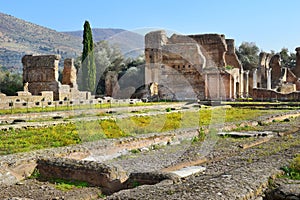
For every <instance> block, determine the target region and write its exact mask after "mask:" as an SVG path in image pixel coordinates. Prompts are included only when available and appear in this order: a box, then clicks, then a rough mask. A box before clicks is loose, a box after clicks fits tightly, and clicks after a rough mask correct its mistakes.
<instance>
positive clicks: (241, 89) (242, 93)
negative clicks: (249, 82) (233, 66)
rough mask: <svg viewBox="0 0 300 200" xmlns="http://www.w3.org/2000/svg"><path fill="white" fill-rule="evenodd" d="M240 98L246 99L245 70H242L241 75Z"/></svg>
mask: <svg viewBox="0 0 300 200" xmlns="http://www.w3.org/2000/svg"><path fill="white" fill-rule="evenodd" d="M240 97H241V98H243V97H244V70H243V69H242V70H241V74H240Z"/></svg>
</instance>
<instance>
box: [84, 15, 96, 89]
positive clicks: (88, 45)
mask: <svg viewBox="0 0 300 200" xmlns="http://www.w3.org/2000/svg"><path fill="white" fill-rule="evenodd" d="M83 28H84V29H83V42H82V43H83V52H82V60H81V61H82V79H83V80H82V88H83V90H87V91H90V92H94V91H95V85H96V64H95V57H94V42H93V35H92V29H91V26H90V23H89V22H88V21H85V23H84V26H83Z"/></svg>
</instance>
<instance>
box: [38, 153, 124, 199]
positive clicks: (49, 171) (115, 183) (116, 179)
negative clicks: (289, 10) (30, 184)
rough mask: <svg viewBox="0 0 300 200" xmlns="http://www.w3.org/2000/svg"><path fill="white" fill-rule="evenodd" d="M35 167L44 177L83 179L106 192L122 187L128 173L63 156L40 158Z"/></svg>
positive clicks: (108, 166) (100, 164)
mask: <svg viewBox="0 0 300 200" xmlns="http://www.w3.org/2000/svg"><path fill="white" fill-rule="evenodd" d="M37 164H38V165H37V168H38V170H39V172H40V173H41V175H42V176H43V177H46V178H61V179H65V180H78V181H85V182H87V183H89V184H90V185H92V186H101V187H103V189H104V192H106V193H113V192H116V191H119V190H120V189H123V187H124V186H123V183H124V182H125V181H127V179H128V174H127V172H125V171H124V170H122V169H121V168H117V167H115V166H110V165H106V164H103V163H96V162H92V161H79V160H72V159H65V158H53V159H40V160H38V162H37Z"/></svg>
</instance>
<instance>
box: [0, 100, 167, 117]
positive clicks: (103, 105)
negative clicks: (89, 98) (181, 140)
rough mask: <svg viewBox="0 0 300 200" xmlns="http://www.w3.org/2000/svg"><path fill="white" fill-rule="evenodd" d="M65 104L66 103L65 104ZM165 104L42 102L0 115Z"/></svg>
mask: <svg viewBox="0 0 300 200" xmlns="http://www.w3.org/2000/svg"><path fill="white" fill-rule="evenodd" d="M65 104H66V103H65ZM161 104H165V103H163V102H153V103H152V102H151V103H144V102H138V103H135V104H129V103H124V102H120V103H101V104H100V103H98V104H82V105H72V104H70V103H67V105H63V106H62V105H59V103H58V102H54V103H53V105H52V106H48V102H44V103H43V106H40V107H33V108H27V107H26V106H24V107H23V108H15V107H12V108H10V109H0V115H5V114H17V113H40V112H53V111H68V110H86V109H102V108H117V107H133V106H151V105H161Z"/></svg>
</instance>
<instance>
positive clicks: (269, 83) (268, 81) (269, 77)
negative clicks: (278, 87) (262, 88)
mask: <svg viewBox="0 0 300 200" xmlns="http://www.w3.org/2000/svg"><path fill="white" fill-rule="evenodd" d="M271 71H272V68H269V69H267V90H271V89H272V81H271V80H272V79H271V78H272V77H271Z"/></svg>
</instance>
